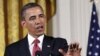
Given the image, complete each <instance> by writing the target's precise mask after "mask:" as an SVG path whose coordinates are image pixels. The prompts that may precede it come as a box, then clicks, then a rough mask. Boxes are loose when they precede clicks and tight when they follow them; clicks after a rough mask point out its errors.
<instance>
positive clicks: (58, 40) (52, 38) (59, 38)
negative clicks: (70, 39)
mask: <svg viewBox="0 0 100 56" xmlns="http://www.w3.org/2000/svg"><path fill="white" fill-rule="evenodd" d="M46 37H47V38H48V39H50V40H53V41H56V42H64V41H65V42H67V41H66V39H64V38H61V37H53V36H46Z"/></svg>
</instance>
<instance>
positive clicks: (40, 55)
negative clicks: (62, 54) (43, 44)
mask: <svg viewBox="0 0 100 56" xmlns="http://www.w3.org/2000/svg"><path fill="white" fill-rule="evenodd" d="M35 56H43V54H42V51H36V54H35Z"/></svg>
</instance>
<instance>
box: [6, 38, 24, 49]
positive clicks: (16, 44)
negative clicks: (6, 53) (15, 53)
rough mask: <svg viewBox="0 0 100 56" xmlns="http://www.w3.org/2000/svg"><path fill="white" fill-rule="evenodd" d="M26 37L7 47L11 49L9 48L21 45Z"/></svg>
mask: <svg viewBox="0 0 100 56" xmlns="http://www.w3.org/2000/svg"><path fill="white" fill-rule="evenodd" d="M25 39H26V38H24V39H21V40H18V41H16V42H14V43H11V44H9V45H8V46H7V47H6V48H7V49H9V48H11V49H15V48H19V46H20V45H21V43H23V42H24V41H25Z"/></svg>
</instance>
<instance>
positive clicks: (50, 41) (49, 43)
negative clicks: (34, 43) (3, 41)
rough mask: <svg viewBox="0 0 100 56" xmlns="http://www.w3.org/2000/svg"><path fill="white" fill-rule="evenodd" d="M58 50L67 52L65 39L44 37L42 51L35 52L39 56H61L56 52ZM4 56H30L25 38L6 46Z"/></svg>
mask: <svg viewBox="0 0 100 56" xmlns="http://www.w3.org/2000/svg"><path fill="white" fill-rule="evenodd" d="M60 48H62V49H64V50H65V51H67V49H68V45H67V41H66V40H65V39H62V38H53V37H50V36H45V37H44V39H43V46H42V51H41V52H37V54H39V56H50V55H51V56H62V55H61V54H60V53H59V52H58V49H60ZM4 56H31V54H30V51H29V46H28V38H27V36H26V37H25V38H24V39H22V40H20V41H18V42H16V43H13V44H11V45H9V46H7V47H6V49H5V53H4Z"/></svg>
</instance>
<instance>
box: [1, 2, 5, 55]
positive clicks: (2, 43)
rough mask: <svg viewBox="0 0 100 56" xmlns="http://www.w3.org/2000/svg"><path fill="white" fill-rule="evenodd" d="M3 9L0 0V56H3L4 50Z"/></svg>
mask: <svg viewBox="0 0 100 56" xmlns="http://www.w3.org/2000/svg"><path fill="white" fill-rule="evenodd" d="M3 10H4V7H3V0H0V56H3V52H4V48H5V28H4V12H3Z"/></svg>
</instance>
